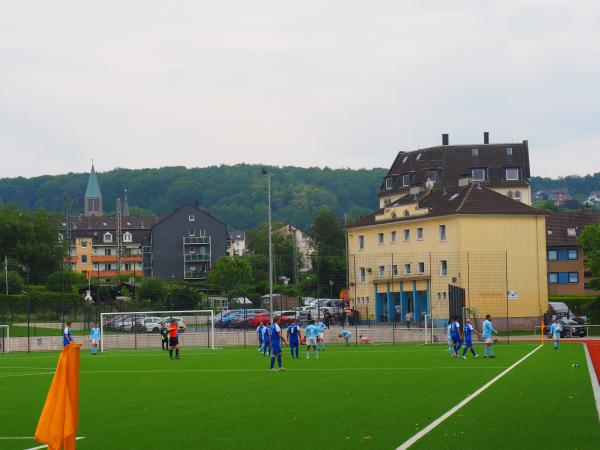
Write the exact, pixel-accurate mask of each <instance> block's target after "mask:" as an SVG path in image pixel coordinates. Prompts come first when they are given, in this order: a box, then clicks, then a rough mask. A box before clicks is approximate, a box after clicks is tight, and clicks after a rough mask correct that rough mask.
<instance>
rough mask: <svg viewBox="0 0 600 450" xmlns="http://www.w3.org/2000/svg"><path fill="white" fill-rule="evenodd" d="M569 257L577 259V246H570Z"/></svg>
mask: <svg viewBox="0 0 600 450" xmlns="http://www.w3.org/2000/svg"><path fill="white" fill-rule="evenodd" d="M567 253H568V258H569V259H570V260H576V259H577V249H576V248H570V249H569V250H568V251H567Z"/></svg>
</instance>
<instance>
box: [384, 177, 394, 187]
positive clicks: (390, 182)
mask: <svg viewBox="0 0 600 450" xmlns="http://www.w3.org/2000/svg"><path fill="white" fill-rule="evenodd" d="M385 188H386V189H388V190H389V189H391V188H392V177H387V178H386V179H385Z"/></svg>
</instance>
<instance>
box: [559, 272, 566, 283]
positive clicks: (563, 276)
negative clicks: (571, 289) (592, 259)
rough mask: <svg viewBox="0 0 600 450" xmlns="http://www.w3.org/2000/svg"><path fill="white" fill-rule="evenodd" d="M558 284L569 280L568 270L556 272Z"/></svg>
mask: <svg viewBox="0 0 600 450" xmlns="http://www.w3.org/2000/svg"><path fill="white" fill-rule="evenodd" d="M558 282H559V284H567V283H568V282H569V272H558Z"/></svg>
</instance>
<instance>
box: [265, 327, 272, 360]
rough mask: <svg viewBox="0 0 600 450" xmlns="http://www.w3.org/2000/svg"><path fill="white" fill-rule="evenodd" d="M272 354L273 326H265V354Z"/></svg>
mask: <svg viewBox="0 0 600 450" xmlns="http://www.w3.org/2000/svg"><path fill="white" fill-rule="evenodd" d="M270 354H271V327H270V326H265V327H264V331H263V356H269V355H270Z"/></svg>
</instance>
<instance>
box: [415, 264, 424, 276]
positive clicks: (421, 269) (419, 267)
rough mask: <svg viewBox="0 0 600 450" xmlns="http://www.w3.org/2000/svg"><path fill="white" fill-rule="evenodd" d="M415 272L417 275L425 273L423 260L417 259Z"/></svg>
mask: <svg viewBox="0 0 600 450" xmlns="http://www.w3.org/2000/svg"><path fill="white" fill-rule="evenodd" d="M417 273H418V274H419V275H423V274H424V273H425V263H424V262H423V261H419V262H418V263H417Z"/></svg>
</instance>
